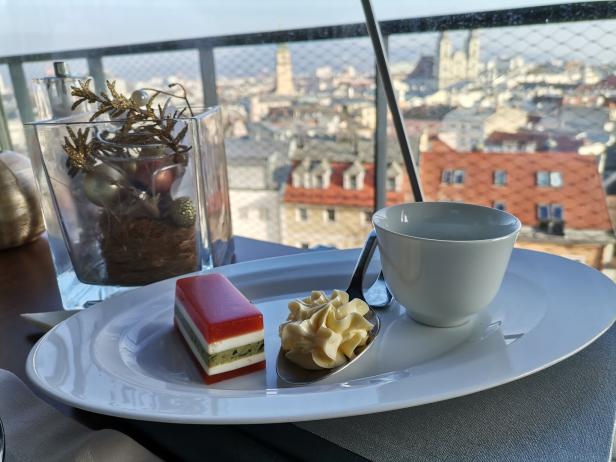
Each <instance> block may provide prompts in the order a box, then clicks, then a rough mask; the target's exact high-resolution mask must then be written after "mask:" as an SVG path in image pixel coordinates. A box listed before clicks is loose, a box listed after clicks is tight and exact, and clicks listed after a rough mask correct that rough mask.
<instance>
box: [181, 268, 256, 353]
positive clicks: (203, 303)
mask: <svg viewBox="0 0 616 462" xmlns="http://www.w3.org/2000/svg"><path fill="white" fill-rule="evenodd" d="M175 299H176V301H179V302H180V303H181V304H182V305H183V306H184V309H185V310H186V312H187V313H188V315H189V316H190V318H191V319H192V320H193V322H194V323H195V324H196V326H197V328H198V329H199V331H201V333H202V334H203V336H204V337H205V340H206V341H207V342H208V343H213V342H217V341H220V340H224V339H227V338H230V337H236V336H238V335H242V334H248V333H250V332H254V331H258V330H262V329H263V314H261V312H260V311H259V309H258V308H257V307H256V306H254V305H253V304H252V303H250V302H249V301H248V299H247V298H246V297H245V296H244V294H242V293H241V292H240V291H239V290H238V289H237V288H236V287H235V286H234V285H233V284H232V283H231V281H229V280H228V279H227V278H226V277H225V276H223V275H222V274H218V273H211V274H205V275H200V276H191V277H187V278H182V279H178V280H177V281H176V284H175Z"/></svg>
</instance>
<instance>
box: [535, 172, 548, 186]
mask: <svg viewBox="0 0 616 462" xmlns="http://www.w3.org/2000/svg"><path fill="white" fill-rule="evenodd" d="M537 186H550V172H537Z"/></svg>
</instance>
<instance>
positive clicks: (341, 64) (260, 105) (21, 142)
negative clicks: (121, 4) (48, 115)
mask: <svg viewBox="0 0 616 462" xmlns="http://www.w3.org/2000/svg"><path fill="white" fill-rule="evenodd" d="M381 27H382V31H383V35H384V38H385V41H386V43H387V44H388V48H389V55H390V62H391V67H392V73H393V76H394V81H395V83H396V90H397V92H398V96H399V100H400V104H401V106H402V109H403V112H404V113H405V116H406V118H407V124H408V127H407V128H408V131H409V135H410V136H411V138H412V142H413V144H414V145H415V146H416V150H418V151H421V152H422V153H427V154H426V156H425V159H426V162H423V158H424V156H422V160H421V161H420V164H422V165H420V167H421V173H422V177H423V181H424V188H427V192H428V193H429V194H428V198H429V199H431V200H467V201H469V200H470V201H476V202H482V201H483V203H485V204H484V205H490V206H498V207H505V208H506V209H509V210H512V211H514V212H516V210H517V209H519V210H520V212H519V213H520V214H522V215H524V216H525V217H526V220H527V221H529V222H532V223H529V229H528V231H527V234H528V235H529V236H530V235H533V236H535V235H536V233H541V232H544V231H545V230H543V229H542V228H541V227H540V226H539V223H545V222H546V220H547V221H550V222H551V221H557V222H558V225H557V226H550V227H549V229H558V230H564V231H563V232H562V233H559V234H562V235H564V236H566V235H567V232H568V231H569V230H570V232H571V233H573V234H570V235H575V230H579V229H583V230H584V231H585V232H587V231H588V230H589V229H590V230H591V231H593V232H594V231H599V230H600V232H599V233H598V234H597V233H595V234H596V235H594V238H595V239H598V240H599V241H601V242H604V241H605V242H608V241H609V239H607V240H606V239H604V237H605V236H604V233H603V231H606V232H607V227H606V225H605V220H604V219H603V218H604V217H603V218H601V219H598V218H597V217H591V218H592V219H589V220H587V221H588V222H589V224H588V226H587V227H585V225H579V226H578V224H576V220H577V218H576V215H579V212H577V211H575V210H572V207H573V205H571V203H570V201H571V199H570V197H569V196H570V195H573V194H574V193H575V191H573V190H566V188H568V187H572V182H576V184H577V182H579V181H582V180H578V179H575V178H573V175H576V173H575V171H576V168H575V167H571V166H566V167H565V164H566V162H565V159H567V158H568V157H567V156H564V157H562V158H561V159H562V160H563V162H564V163H562V165H563V167H562V169H563V170H566V171H564V184H563V186H562V187H561V189H560V190H559V189H554V190H553V191H552V192H551V193H550V194H552V195H551V196H550V197H548V196H546V198H545V200H544V199H541V200H542V201H543V202H545V203H543V202H542V203H535V202H533V203H532V204H531V205H529V206H528V207H525V208H524V207H522V206H521V205H518V204H516V203H515V201H516V198H515V197H514V192H512V191H508V190H507V187H513V184H512V182H513V181H514V179H515V181H527V182H528V181H530V180H528V178H526V177H524V178H523V177H522V172H521V171H520V172H518V173H516V172H515V171H513V170H510V171H508V174H507V176H506V178H507V182H506V183H505V184H503V185H496V184H495V183H494V181H493V178H492V177H493V175H494V171H497V170H498V171H500V170H507V167H506V165H505V166H502V165H501V166H499V165H496V164H494V166H491V167H489V168H488V167H486V168H485V169H484V170H485V171H477V172H474V171H473V172H471V168H470V167H464V165H462V164H460V165H457V166H456V165H453V164H452V165H444V164H443V165H441V162H442V159H445V158H449V157H448V156H450V153H451V152H455V151H458V152H468V151H473V152H476V153H477V154H480V153H482V152H522V151H540V152H543V151H550V152H551V153H556V152H569V153H571V152H581V153H587V154H591V155H592V154H594V155H596V156H597V157H593V159H595V160H597V162H598V168H599V169H601V167H602V164H601V162H599V161H598V160H599V159H605V156H606V152H607V151H609V146H611V141H610V139H609V138H610V136H611V134H612V132H613V131H614V129H613V128H610V126H609V123H611V121H612V119H613V113H614V112H615V111H614V107H616V81H614V80H616V77H613V78H610V76H612V75H615V74H616V46H614V45H616V43H614V38H613V37H614V32H616V5H615V4H614V3H613V2H587V3H570V4H562V5H551V6H539V7H532V8H521V9H513V10H502V11H486V12H477V13H468V14H457V15H445V16H435V17H424V18H409V19H397V20H390V21H383V22H382V23H381ZM442 32H447V34H445V35H443V34H441V33H442ZM471 32H472V33H471ZM278 44H289V45H288V48H285V47H278V48H277V45H278ZM56 60H66V61H69V63H70V64H71V65H72V68H73V71H74V73H75V74H89V75H91V76H92V77H93V78H94V80H95V83H96V85H97V88H98V90H99V91H100V90H103V85H104V81H105V80H106V79H116V80H118V82H119V84H120V85H123V86H124V88H125V90H127V91H131V90H133V89H135V88H139V87H142V86H146V84H147V86H156V85H157V86H161V85H163V84H164V83H167V82H168V81H169V80H171V79H175V80H181V81H183V82H186V83H187V87H188V90H189V94H190V96H191V99H193V100H194V101H195V102H196V104H205V105H213V104H221V105H223V108H225V109H226V111H225V114H226V116H225V123H226V127H227V135H228V136H227V138H228V140H227V151H228V156H229V173H230V182H231V195H232V197H231V199H232V202H234V204H232V206H233V207H234V210H233V213H234V216H233V218H234V224H235V225H236V230H237V231H238V232H239V233H243V234H252V235H253V236H254V237H260V238H266V239H271V240H279V241H283V242H285V243H288V244H293V245H304V246H314V245H317V244H322V245H334V246H337V247H349V246H355V245H358V244H359V242H361V240H362V238H363V235H364V234H365V232H366V230H367V229H368V228H369V226H370V224H369V215H370V213H371V211H373V210H374V209H377V208H380V207H382V206H384V205H385V204H386V203H392V202H396V201H401V200H408V199H409V198H410V197H409V193H408V180H407V179H404V178H401V175H402V171H403V170H400V171H398V170H397V169H398V168H399V164H401V158H400V154H399V152H398V151H397V148H396V143H395V142H392V140H391V136H392V135H393V131H392V130H391V128H390V127H389V123H388V117H387V115H388V113H387V108H386V101H385V97H384V94H383V92H382V88H381V85H380V82H379V80H378V79H377V77H376V72H375V70H374V62H373V56H372V52H371V48H370V44H369V41H368V39H367V32H366V28H365V25H364V24H346V25H338V26H324V27H315V28H306V29H296V30H284V31H272V32H263V33H252V34H241V35H228V36H218V37H203V38H196V39H187V40H174V41H165V42H156V43H144V44H136V45H126V46H113V47H102V48H91V49H81V50H66V51H59V52H50V53H37V54H30V55H20V56H6V57H0V77H3V78H4V82H5V84H4V88H2V87H1V86H0V91H2V92H3V95H2V96H3V98H0V147H1V148H3V149H11V148H15V149H19V150H27V145H26V144H27V143H26V137H25V136H24V135H23V131H22V122H26V121H30V120H32V119H34V118H35V117H36V114H35V112H34V109H33V105H32V98H31V95H30V92H29V79H31V78H33V77H38V76H41V75H44V74H45V73H46V72H48V70H49V69H51V62H52V61H56ZM277 60H278V62H277ZM289 61H290V63H291V64H286V63H287V62H289ZM287 74H289V75H288V78H287V77H285V76H287ZM285 79H286V80H285ZM602 82H603V83H602ZM285 85H286V87H285ZM601 85H604V87H605V88H603V89H602V90H598V88H599V87H600V86H601ZM612 87H613V88H612ZM599 97H602V98H604V99H606V98H607V99H610V98H611V97H614V104H615V106H610V104H609V102H607V103H606V102H605V101H599V100H598V99H597V98H599ZM2 103H3V104H2ZM552 106H553V108H554V111H552V112H550V111H549V108H550V107H552ZM572 108H573V109H572ZM465 111H467V112H465ZM490 111H491V113H496V116H489V117H492V118H491V119H490V118H489V117H488V116H487V115H486V114H487V113H488V112H490ZM559 111H560V112H559ZM499 114H500V115H499ZM599 125H604V126H605V127H603V126H601V127H599ZM574 132H575V133H574ZM438 134H440V135H441V136H440V139H436V138H435V136H436V135H438ZM602 134H605V136H604V138H605V139H603V138H602V136H603V135H602ZM445 145H446V146H447V149H449V153H445V154H444V155H443V156H442V157H439V158H438V159H434V158H433V157H434V156H433V155H436V154H437V153H438V152H442V151H443V149H445V148H444V146H445ZM601 146H603V149H602V148H601ZM428 151H433V152H432V153H428ZM480 158H481V156H480V157H477V159H480ZM452 159H453V160H450V161H449V162H453V163H455V162H457V161H458V158H452ZM505 159H506V157H503V160H505ZM537 159H539V160H540V162H542V163H544V164H545V166H543V167H540V168H543V169H545V171H547V172H548V173H549V172H550V171H552V170H557V168H556V167H554V165H555V164H554V162H557V164H556V165H559V164H558V161H553V160H550V159H548V158H547V157H545V156H542V157H541V158H537ZM585 159H586V158H585ZM539 160H538V161H539ZM577 160H578V159H577V158H574V160H571V161H567V162H569V163H571V162H574V161H575V162H577ZM586 160H588V159H586ZM586 160H585V162H586ZM482 162H484V163H486V164H488V163H489V162H487V161H482ZM490 162H492V161H491V160H490ZM604 163H605V162H604ZM317 164H319V165H317ZM354 164H355V165H354ZM302 165H304V166H303V167H302ZM567 165H569V164H567ZM584 165H585V164H584ZM302 168H303V169H304V170H305V171H304V170H302ZM519 168H520V169H522V168H523V167H522V166H521V167H519ZM537 168H539V167H537ZM567 169H570V170H571V173H567V172H568V171H569V170H567ZM480 170H481V169H480ZM488 170H489V171H488ZM493 170H494V171H493ZM578 170H579V169H578ZM596 170H597V168H595V169H594V171H595V173H596ZM444 171H451V184H449V183H448V181H449V180H447V179H445V180H443V178H444V176H443V175H444ZM458 171H461V172H464V173H461V174H458V173H456V172H458ZM302 172H303V173H302ZM607 173H610V172H607V171H606V177H608V176H609V175H607ZM535 174H536V172H535V171H532V172H530V173H529V172H526V173H524V175H526V176H528V175H531V176H532V180H533V181H535V180H534V179H535ZM302 175H303V177H302ZM456 175H458V176H456ZM481 175H483V176H481ZM516 175H517V176H516ZM597 175H598V174H597ZM518 176H519V178H518ZM612 176H613V175H612ZM479 177H481V178H482V181H483V182H484V185H483V186H480V185H479V184H478V183H474V182H475V181H476V179H477V178H479ZM435 178H436V179H435ZM448 178H449V177H448ZM456 178H457V179H456ZM597 178H598V176H597ZM499 181H500V180H499ZM533 181H531V182H530V183H528V188H530V187H531V186H532V187H543V186H540V185H539V184H538V183H536V182H534V183H533ZM583 181H586V182H588V181H591V180H590V179H589V178H584V180H583ZM592 181H594V180H592ZM358 182H359V183H358ZM456 182H458V183H456ZM486 182H488V183H490V184H489V185H488V186H489V188H491V189H490V191H491V193H490V194H492V195H491V196H490V194H488V193H487V192H486V190H485V188H486V187H488V186H486V185H485V183H486ZM498 187H501V188H502V189H501V190H498V189H494V188H498ZM464 188H467V189H468V188H472V190H473V194H472V195H470V196H469V195H467V194H466V193H464V191H465V189H464ZM482 188H483V189H482ZM319 191H320V192H319ZM494 191H503V197H496V196H494V194H496V193H495V192H494ZM506 191H507V192H506ZM541 191H543V190H541ZM558 191H560V193H561V195H562V196H563V197H562V200H561V198H560V197H559V196H558V194H559V193H558ZM576 191H577V190H576ZM488 196H490V197H491V198H494V200H491V199H490V202H489V203H487V202H486V201H487V199H486V197H488ZM565 196H566V197H565ZM593 198H594V196H593ZM527 200H528V201H531V202H532V198H528V199H527ZM593 200H594V199H593ZM565 202H566V203H565ZM559 206H560V207H561V208H560V209H559V208H558V207H559ZM546 207H547V208H546ZM576 207H577V205H576ZM602 207H604V209H605V204H602ZM559 210H560V212H558V211H559ZM602 210H603V209H602ZM563 211H564V212H563ZM546 213H547V215H545V214H546ZM593 213H595V212H593ZM601 213H604V210H603V212H601ZM557 214H560V215H558V216H557ZM595 214H599V212H596V213H595ZM552 215H554V216H552ZM523 221H524V220H523ZM578 221H579V220H578ZM608 221H609V220H608ZM587 228H588V229H587ZM546 229H547V228H546ZM533 233H534V234H533ZM602 233H603V234H602ZM587 235H588V234H587ZM289 236H292V237H289ZM576 236H577V235H576ZM561 237H562V236H560V237H559V236H557V235H556V233H554V234H553V235H552V236H550V240H551V241H558V239H559V238H561ZM578 238H579V236H578ZM529 239H530V237H529ZM533 239H534V238H533ZM580 239H581V238H579V239H578V241H580ZM535 240H536V239H535ZM582 240H583V239H582ZM586 240H588V239H586ZM533 242H534V241H533ZM584 242H586V241H584ZM561 244H562V245H563V246H564V247H563V248H565V247H566V246H567V245H569V242H564V243H561ZM553 245H556V244H553ZM584 245H586V244H584ZM602 245H603V246H604V247H605V245H607V244H602ZM604 247H602V248H601V251H605V252H607V250H606V249H605V248H604ZM580 248H581V244H580ZM576 252H577V251H576ZM576 252H574V251H572V253H571V255H569V256H573V257H576V256H579V255H578V253H576ZM576 258H577V257H576ZM580 258H581V257H580ZM597 258H599V257H598V256H597V255H594V254H593V256H592V258H591V257H589V259H590V260H592V259H594V260H593V262H591V264H594V261H595V260H597ZM595 266H600V265H595Z"/></svg>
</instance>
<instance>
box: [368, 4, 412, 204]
mask: <svg viewBox="0 0 616 462" xmlns="http://www.w3.org/2000/svg"><path fill="white" fill-rule="evenodd" d="M361 4H362V7H363V8H364V15H365V16H366V27H368V34H369V35H370V39H371V41H372V47H373V48H374V54H375V56H376V66H377V69H378V71H379V75H380V76H381V82H383V87H384V89H385V95H386V96H387V103H388V105H389V111H390V112H391V118H392V120H393V123H394V128H395V130H396V136H397V137H398V143H399V144H400V151H402V158H403V159H404V165H405V166H406V171H407V173H408V176H409V180H410V181H411V189H412V190H413V196H414V197H415V202H422V201H423V194H422V192H421V184H420V183H419V176H418V175H417V169H416V167H415V162H414V161H413V153H412V150H411V146H410V145H409V138H408V136H406V129H405V127H404V121H403V120H402V112H400V107H399V106H398V101H396V94H395V93H394V86H393V85H392V83H391V73H390V72H389V63H388V62H387V56H386V55H385V47H384V46H383V37H382V36H381V28H380V27H379V24H378V22H376V18H375V17H374V10H373V9H372V3H371V2H370V0H361Z"/></svg>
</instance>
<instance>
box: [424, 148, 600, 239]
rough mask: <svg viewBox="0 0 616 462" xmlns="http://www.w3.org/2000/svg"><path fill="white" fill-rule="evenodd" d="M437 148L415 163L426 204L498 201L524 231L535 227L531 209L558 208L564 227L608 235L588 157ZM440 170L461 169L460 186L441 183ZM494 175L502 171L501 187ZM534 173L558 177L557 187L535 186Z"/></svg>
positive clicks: (597, 180) (596, 176)
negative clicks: (463, 174)
mask: <svg viewBox="0 0 616 462" xmlns="http://www.w3.org/2000/svg"><path fill="white" fill-rule="evenodd" d="M437 147H438V148H440V149H437V150H435V151H432V152H427V153H423V154H422V155H421V160H420V163H419V164H420V173H421V181H422V185H423V190H424V194H425V196H426V200H456V201H464V202H469V203H475V204H480V205H486V206H490V207H491V206H492V205H493V202H495V201H497V202H501V201H502V202H505V204H506V210H507V211H508V212H510V213H512V214H514V215H516V216H517V217H518V218H519V219H520V220H521V221H522V223H523V224H525V225H529V226H536V225H537V224H538V220H537V210H536V207H537V204H560V205H562V206H563V207H564V219H565V223H566V226H567V227H568V228H572V229H595V230H606V231H609V230H612V225H611V222H610V217H609V214H608V210H607V205H606V202H605V195H604V192H603V187H602V185H601V179H600V177H599V173H598V172H597V164H596V162H595V159H594V158H592V157H585V156H581V155H579V154H575V153H532V154H519V153H515V154H501V153H484V152H469V153H457V152H455V151H452V150H451V149H444V148H443V146H441V145H438V146H437ZM444 169H463V170H465V172H466V179H465V183H464V184H462V185H450V184H443V183H441V176H442V171H443V170H444ZM495 170H506V171H507V184H506V185H505V186H497V185H494V184H493V175H494V171H495ZM538 171H558V172H561V174H562V178H563V186H562V187H560V188H552V187H540V186H537V185H536V173H537V172H538Z"/></svg>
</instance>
